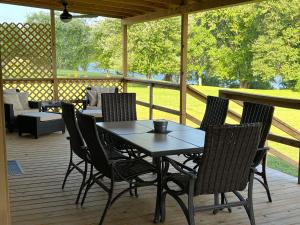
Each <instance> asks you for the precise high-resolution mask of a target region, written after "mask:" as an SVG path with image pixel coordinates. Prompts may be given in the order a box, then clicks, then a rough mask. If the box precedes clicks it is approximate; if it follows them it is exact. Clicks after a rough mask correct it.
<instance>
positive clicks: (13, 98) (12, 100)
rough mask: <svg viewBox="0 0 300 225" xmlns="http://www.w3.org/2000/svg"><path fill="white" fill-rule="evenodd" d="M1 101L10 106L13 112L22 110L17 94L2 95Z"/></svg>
mask: <svg viewBox="0 0 300 225" xmlns="http://www.w3.org/2000/svg"><path fill="white" fill-rule="evenodd" d="M3 101H4V103H5V104H12V105H13V108H14V110H23V107H22V104H21V102H20V98H19V93H9V94H4V95H3Z"/></svg>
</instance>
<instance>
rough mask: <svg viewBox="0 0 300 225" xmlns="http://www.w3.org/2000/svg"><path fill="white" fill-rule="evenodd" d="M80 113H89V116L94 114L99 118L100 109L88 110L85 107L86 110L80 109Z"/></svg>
mask: <svg viewBox="0 0 300 225" xmlns="http://www.w3.org/2000/svg"><path fill="white" fill-rule="evenodd" d="M82 113H83V114H86V115H90V116H94V117H97V118H101V117H102V110H101V109H98V110H95V109H93V110H90V109H86V110H82Z"/></svg>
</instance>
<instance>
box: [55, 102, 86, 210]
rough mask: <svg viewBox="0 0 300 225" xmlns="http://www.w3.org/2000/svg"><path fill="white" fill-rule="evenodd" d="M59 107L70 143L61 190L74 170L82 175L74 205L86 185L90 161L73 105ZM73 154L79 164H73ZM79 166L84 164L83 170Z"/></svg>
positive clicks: (63, 103)
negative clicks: (77, 158)
mask: <svg viewBox="0 0 300 225" xmlns="http://www.w3.org/2000/svg"><path fill="white" fill-rule="evenodd" d="M61 106H62V117H63V119H64V121H65V124H66V127H67V130H68V132H69V137H68V139H69V141H70V150H71V151H70V161H69V166H68V169H67V172H66V175H65V178H64V181H63V184H62V189H64V187H65V184H66V181H67V178H68V176H69V175H70V173H71V172H72V171H73V170H74V169H75V170H77V171H78V172H79V173H80V174H82V181H81V185H80V189H79V192H78V195H77V198H76V204H78V202H79V198H80V196H81V192H82V190H83V188H84V186H85V183H86V177H87V173H88V164H89V162H90V160H89V156H88V151H87V147H86V146H85V144H84V141H83V138H82V135H81V133H80V131H79V129H78V127H77V122H76V118H75V107H74V105H73V104H69V103H65V102H62V103H61ZM74 154H75V155H77V156H78V157H79V159H80V161H79V162H74ZM81 164H84V169H82V168H81V167H80V165H81Z"/></svg>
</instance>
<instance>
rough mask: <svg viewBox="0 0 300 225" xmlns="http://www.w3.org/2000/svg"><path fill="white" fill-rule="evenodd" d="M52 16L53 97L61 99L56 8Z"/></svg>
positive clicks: (51, 13) (51, 12) (51, 11)
mask: <svg viewBox="0 0 300 225" xmlns="http://www.w3.org/2000/svg"><path fill="white" fill-rule="evenodd" d="M50 17H51V48H52V72H53V77H52V78H53V99H54V100H59V96H58V80H57V64H56V35H55V14H54V10H53V9H51V10H50Z"/></svg>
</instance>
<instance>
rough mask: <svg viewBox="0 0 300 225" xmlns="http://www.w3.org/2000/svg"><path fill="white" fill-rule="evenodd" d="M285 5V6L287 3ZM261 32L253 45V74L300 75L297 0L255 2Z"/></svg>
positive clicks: (299, 7) (293, 77) (268, 76)
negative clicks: (257, 3) (256, 3)
mask: <svg viewBox="0 0 300 225" xmlns="http://www.w3.org/2000/svg"><path fill="white" fill-rule="evenodd" d="M287 6H288V7H287ZM256 10H257V11H258V14H259V15H258V17H259V20H260V21H261V23H260V33H261V35H260V36H259V38H258V39H257V40H256V42H255V43H254V45H253V52H254V60H253V63H252V66H253V71H254V73H255V74H258V75H260V76H261V77H263V79H265V80H270V79H273V78H274V77H276V76H278V75H280V76H281V77H282V78H283V81H285V82H288V81H290V80H297V79H299V77H300V0H291V1H289V3H287V1H286V0H279V1H268V2H266V3H261V4H259V5H257V6H256Z"/></svg>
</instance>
